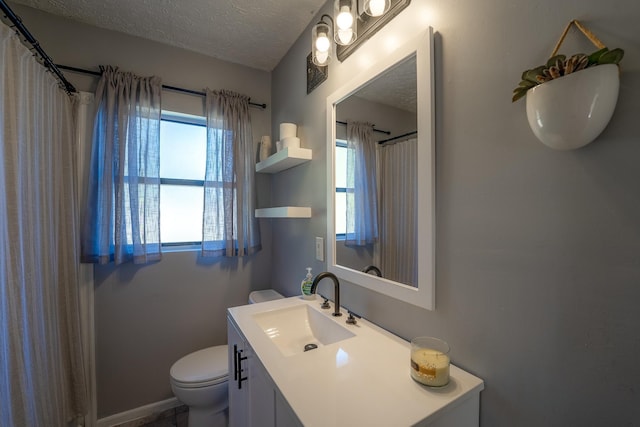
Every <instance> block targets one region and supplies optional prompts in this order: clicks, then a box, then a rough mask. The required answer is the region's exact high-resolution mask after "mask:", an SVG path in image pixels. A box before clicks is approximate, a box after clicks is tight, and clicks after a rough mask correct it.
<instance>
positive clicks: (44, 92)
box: [0, 24, 86, 427]
mask: <svg viewBox="0 0 640 427" xmlns="http://www.w3.org/2000/svg"><path fill="white" fill-rule="evenodd" d="M73 144H74V129H73V123H72V105H71V101H70V99H69V97H68V95H67V94H66V93H65V92H64V91H63V90H61V89H60V88H59V87H58V84H57V81H56V80H55V79H54V78H53V76H52V75H51V74H50V73H48V72H47V71H46V70H45V69H44V67H42V66H41V65H40V64H39V63H38V62H37V61H36V59H35V58H34V57H33V55H32V54H31V52H30V51H29V50H28V49H27V48H26V47H24V46H23V45H22V44H21V43H20V41H19V39H18V36H16V35H15V34H14V33H13V31H12V30H11V29H10V28H9V27H7V26H6V25H4V24H0V248H1V249H0V254H1V255H0V396H1V398H0V427H14V426H29V427H38V426H47V427H48V426H65V425H70V424H71V423H76V424H77V423H78V419H79V418H81V417H82V416H83V414H84V413H85V408H86V385H85V376H84V372H83V360H82V357H83V355H82V347H81V341H80V322H79V310H78V304H79V303H78V275H79V269H78V266H79V263H78V259H79V253H78V235H77V230H78V224H77V211H76V177H75V173H76V163H75V153H74V145H73Z"/></svg>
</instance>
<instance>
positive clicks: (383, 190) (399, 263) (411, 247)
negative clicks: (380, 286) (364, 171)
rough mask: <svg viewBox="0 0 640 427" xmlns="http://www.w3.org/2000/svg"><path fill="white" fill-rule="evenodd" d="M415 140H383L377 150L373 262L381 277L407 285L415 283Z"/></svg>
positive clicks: (416, 266) (416, 275) (416, 227)
mask: <svg viewBox="0 0 640 427" xmlns="http://www.w3.org/2000/svg"><path fill="white" fill-rule="evenodd" d="M417 149H418V141H417V139H415V138H412V139H409V140H407V141H402V142H397V143H395V144H387V145H384V146H382V147H380V149H379V150H378V156H379V160H378V162H379V164H378V168H379V175H380V182H379V185H380V210H381V212H384V215H382V214H381V215H380V244H379V245H378V246H377V249H378V250H377V251H376V254H375V262H376V263H377V265H379V266H380V269H381V270H382V272H383V274H384V277H385V278H387V279H391V280H394V281H396V282H400V283H404V284H407V285H412V286H417V283H418V260H417V259H416V254H417V253H418V240H417V236H418V233H417V229H418V223H417V221H418V205H417V202H416V194H417V167H418V164H417V161H416V159H417V155H418V152H417Z"/></svg>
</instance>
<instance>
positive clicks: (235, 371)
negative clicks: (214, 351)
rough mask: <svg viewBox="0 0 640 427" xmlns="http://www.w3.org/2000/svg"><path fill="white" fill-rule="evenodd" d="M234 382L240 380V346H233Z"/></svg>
mask: <svg viewBox="0 0 640 427" xmlns="http://www.w3.org/2000/svg"><path fill="white" fill-rule="evenodd" d="M233 380H234V381H237V380H238V345H237V344H234V345H233Z"/></svg>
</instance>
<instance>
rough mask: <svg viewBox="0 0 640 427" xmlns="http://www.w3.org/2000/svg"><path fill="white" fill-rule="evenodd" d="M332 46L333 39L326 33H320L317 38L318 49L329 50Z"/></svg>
mask: <svg viewBox="0 0 640 427" xmlns="http://www.w3.org/2000/svg"><path fill="white" fill-rule="evenodd" d="M330 47H331V41H330V40H329V38H328V37H327V34H326V33H321V34H318V38H317V39H316V49H317V50H318V51H319V52H325V53H326V52H327V51H328V50H329V48H330Z"/></svg>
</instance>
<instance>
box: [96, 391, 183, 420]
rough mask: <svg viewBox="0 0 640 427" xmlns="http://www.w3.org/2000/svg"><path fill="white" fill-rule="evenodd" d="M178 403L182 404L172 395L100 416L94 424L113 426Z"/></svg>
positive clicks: (170, 407) (176, 405)
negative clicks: (165, 398)
mask: <svg viewBox="0 0 640 427" xmlns="http://www.w3.org/2000/svg"><path fill="white" fill-rule="evenodd" d="M180 405H182V403H181V402H180V401H179V400H178V399H176V398H175V397H172V398H171V399H167V400H162V401H160V402H155V403H150V404H148V405H144V406H140V407H139V408H134V409H130V410H128V411H125V412H120V413H119V414H114V415H109V416H108V417H105V418H100V419H99V420H98V423H97V424H96V426H97V427H113V426H117V425H120V424H124V423H127V422H129V421H133V420H137V419H138V418H143V417H146V416H149V415H152V414H156V413H158V412H162V411H166V410H167V409H172V408H175V407H178V406H180Z"/></svg>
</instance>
